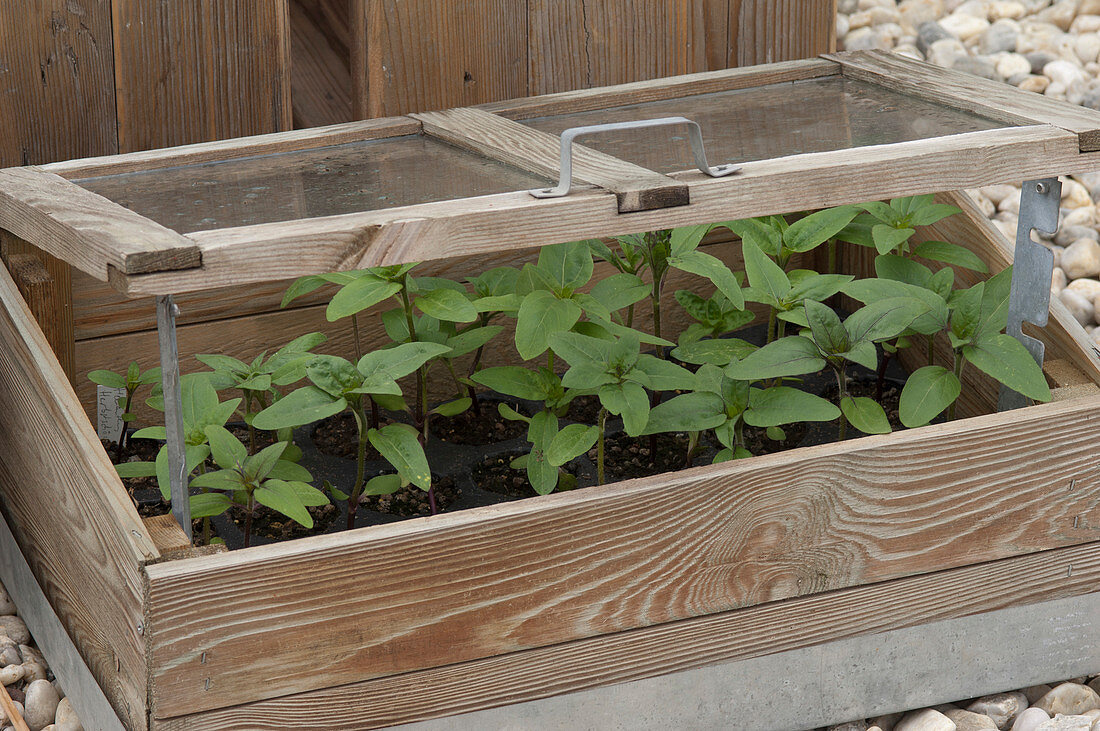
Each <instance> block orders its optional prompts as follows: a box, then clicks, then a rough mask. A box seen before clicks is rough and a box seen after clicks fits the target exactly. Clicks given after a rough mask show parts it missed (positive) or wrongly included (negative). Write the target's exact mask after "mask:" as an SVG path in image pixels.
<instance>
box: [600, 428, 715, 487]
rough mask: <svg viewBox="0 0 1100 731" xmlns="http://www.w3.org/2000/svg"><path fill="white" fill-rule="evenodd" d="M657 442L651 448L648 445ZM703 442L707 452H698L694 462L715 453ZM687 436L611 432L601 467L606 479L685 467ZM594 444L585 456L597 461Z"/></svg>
mask: <svg viewBox="0 0 1100 731" xmlns="http://www.w3.org/2000/svg"><path fill="white" fill-rule="evenodd" d="M654 445H655V446H656V447H657V450H656V452H654V451H653V450H652V449H651V447H652V446H654ZM707 446H708V445H704V450H703V451H704V452H707V453H709V454H707V455H706V456H703V455H702V454H697V455H696V457H695V458H694V460H693V461H692V464H693V465H699V464H707V463H709V462H710V458H711V457H712V456H713V455H714V450H713V449H708V448H707ZM687 448H688V437H687V435H686V434H657V435H656V439H654V440H651V439H650V438H649V437H647V436H646V437H631V436H628V435H627V434H618V435H614V436H610V437H608V438H607V439H606V440H605V443H604V469H605V470H606V478H607V482H618V481H619V480H630V479H634V478H635V477H649V476H650V475H659V474H661V473H662V472H673V471H676V470H682V469H684V468H685V467H687ZM596 452H597V447H592V449H590V450H588V459H589V460H591V461H592V464H596Z"/></svg>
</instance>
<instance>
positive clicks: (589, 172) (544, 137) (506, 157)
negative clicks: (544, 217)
mask: <svg viewBox="0 0 1100 731" xmlns="http://www.w3.org/2000/svg"><path fill="white" fill-rule="evenodd" d="M411 116H412V117H414V118H415V119H418V120H420V122H421V124H422V125H423V126H424V134H426V135H429V136H431V137H438V138H439V139H442V140H446V141H447V142H450V143H451V144H453V145H457V146H459V147H462V148H465V149H467V150H472V151H474V152H477V153H479V154H482V155H485V156H486V157H491V158H493V159H495V160H501V161H503V162H506V163H508V164H509V165H514V166H516V167H520V168H523V169H525V170H528V171H530V172H534V173H538V174H540V175H545V176H547V177H549V178H550V179H551V180H557V179H559V178H560V176H561V139H560V138H559V137H558V136H557V135H551V134H547V133H546V132H540V131H539V130H536V129H533V128H531V127H526V126H524V125H522V124H519V123H518V122H513V121H512V120H510V119H505V118H504V117H501V116H498V115H495V114H490V113H489V112H486V111H484V110H482V109H472V108H464V109H448V110H446V111H443V112H423V113H420V114H413V115H411ZM570 149H571V153H570V154H571V155H572V161H573V176H572V177H573V179H574V180H578V181H581V182H583V183H588V184H590V185H595V186H597V187H600V188H603V189H604V190H608V191H611V192H612V193H614V194H615V198H616V200H617V201H618V210H619V213H632V212H636V211H648V210H654V209H657V208H668V207H671V206H684V205H687V204H688V203H689V199H688V189H687V185H685V184H684V183H682V182H680V181H678V180H673V179H672V178H669V177H667V176H665V175H661V174H660V173H655V172H653V171H652V170H648V169H646V168H643V167H641V166H638V165H635V164H633V163H630V162H626V161H625V160H620V159H619V158H616V157H612V156H611V155H606V154H604V153H602V152H598V151H596V150H593V149H591V148H588V147H585V146H584V145H580V144H576V143H574V144H572V145H571V148H570Z"/></svg>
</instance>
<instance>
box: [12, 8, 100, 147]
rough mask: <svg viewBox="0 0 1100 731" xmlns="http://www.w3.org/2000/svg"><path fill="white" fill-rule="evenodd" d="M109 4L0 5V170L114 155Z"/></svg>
mask: <svg viewBox="0 0 1100 731" xmlns="http://www.w3.org/2000/svg"><path fill="white" fill-rule="evenodd" d="M112 46H113V44H112V40H111V3H110V2H109V0H86V1H84V2H80V3H73V2H67V1H66V0H11V1H9V2H4V3H0V130H3V131H4V133H3V135H0V168H2V167H11V166H15V165H37V164H40V163H46V162H53V161H54V160H66V159H68V158H71V157H86V156H88V155H111V154H114V153H116V152H118V135H117V133H116V131H115V119H116V117H115V85H114V64H113V60H112V59H113V50H112Z"/></svg>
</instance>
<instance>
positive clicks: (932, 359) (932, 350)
mask: <svg viewBox="0 0 1100 731" xmlns="http://www.w3.org/2000/svg"><path fill="white" fill-rule="evenodd" d="M927 341H928V365H936V335H935V334H934V333H933V334H932V335H929V336H928V338H927Z"/></svg>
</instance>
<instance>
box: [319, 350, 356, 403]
mask: <svg viewBox="0 0 1100 731" xmlns="http://www.w3.org/2000/svg"><path fill="white" fill-rule="evenodd" d="M306 376H308V377H309V380H310V381H312V382H313V384H314V385H315V386H317V387H318V388H319V389H321V390H322V391H325V392H326V393H328V394H329V395H330V396H332V397H333V398H336V397H338V396H340V395H342V394H344V393H347V392H349V391H351V390H352V389H355V388H359V386H360V385H362V383H363V374H362V373H360V372H359V371H358V370H356V368H355V366H354V365H352V364H351V363H349V362H348V361H346V360H344V359H343V358H338V357H336V356H335V355H317V356H314V358H313V361H312V362H310V364H309V365H308V366H306Z"/></svg>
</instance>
